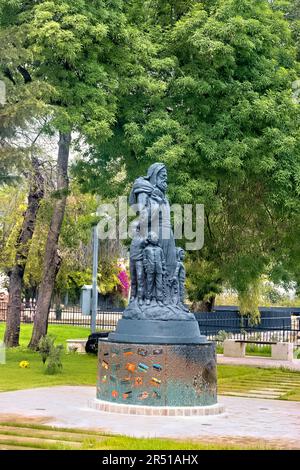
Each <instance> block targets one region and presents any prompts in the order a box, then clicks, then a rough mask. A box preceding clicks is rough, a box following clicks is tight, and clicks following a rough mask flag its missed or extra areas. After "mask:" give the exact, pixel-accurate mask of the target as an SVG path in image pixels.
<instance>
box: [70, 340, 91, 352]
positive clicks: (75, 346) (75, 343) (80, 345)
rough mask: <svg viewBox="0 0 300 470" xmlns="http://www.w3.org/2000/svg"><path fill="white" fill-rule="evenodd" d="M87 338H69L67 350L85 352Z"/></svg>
mask: <svg viewBox="0 0 300 470" xmlns="http://www.w3.org/2000/svg"><path fill="white" fill-rule="evenodd" d="M86 342H87V339H67V351H70V352H77V353H81V354H85V352H86V351H85V345H86Z"/></svg>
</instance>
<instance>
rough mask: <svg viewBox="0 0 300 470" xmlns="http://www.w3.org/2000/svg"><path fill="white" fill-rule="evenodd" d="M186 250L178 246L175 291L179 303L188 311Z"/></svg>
mask: <svg viewBox="0 0 300 470" xmlns="http://www.w3.org/2000/svg"><path fill="white" fill-rule="evenodd" d="M184 257H185V251H184V249H183V248H176V268H175V272H174V276H173V279H172V281H173V283H174V291H175V295H176V297H177V303H178V305H179V307H181V308H182V309H183V310H186V311H188V308H187V307H186V306H185V305H184V299H185V287H184V284H185V267H184V263H183V261H184Z"/></svg>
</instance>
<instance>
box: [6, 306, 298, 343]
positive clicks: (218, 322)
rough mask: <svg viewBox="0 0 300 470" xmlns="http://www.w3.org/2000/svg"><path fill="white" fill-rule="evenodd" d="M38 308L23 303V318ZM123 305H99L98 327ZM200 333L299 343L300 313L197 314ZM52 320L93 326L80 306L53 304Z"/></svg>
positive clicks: (112, 320)
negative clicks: (254, 320)
mask: <svg viewBox="0 0 300 470" xmlns="http://www.w3.org/2000/svg"><path fill="white" fill-rule="evenodd" d="M35 311H36V304H35V302H27V303H24V304H23V305H22V309H21V322H22V323H33V321H34V316H35ZM122 311H123V309H122V308H114V307H111V308H103V307H100V308H98V313H97V319H96V327H97V330H107V331H108V330H109V331H113V330H115V328H116V325H117V322H118V320H119V319H120V318H121V317H122ZM195 316H196V319H197V321H198V324H199V328H200V331H201V334H203V335H205V336H207V337H208V339H209V340H212V341H217V342H218V343H221V342H223V341H224V339H226V338H232V339H242V340H253V341H262V342H263V341H265V342H270V341H288V342H294V343H298V344H299V345H300V317H296V316H293V315H290V316H289V317H288V318H287V317H286V316H284V317H281V316H280V315H278V316H276V317H274V316H272V317H266V316H265V317H264V318H263V321H262V322H261V323H260V324H258V325H252V324H251V322H250V321H249V319H247V318H243V317H236V316H234V317H232V316H230V312H228V317H226V318H224V317H222V318H217V317H216V316H214V315H213V314H203V313H199V314H197V313H196V314H195ZM6 318H7V302H0V322H1V321H2V322H4V321H6ZM49 324H53V325H72V326H84V327H87V328H88V327H90V324H91V317H90V315H84V314H83V313H82V310H81V308H80V306H78V305H72V306H63V307H61V306H59V307H52V308H51V309H50V314H49Z"/></svg>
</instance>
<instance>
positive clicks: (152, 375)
mask: <svg viewBox="0 0 300 470" xmlns="http://www.w3.org/2000/svg"><path fill="white" fill-rule="evenodd" d="M98 358H99V376H98V383H97V400H95V402H94V403H93V404H91V406H93V408H97V409H101V410H103V411H109V412H117V413H130V414H146V415H147V414H150V415H171V416H175V415H176V416H180V415H181V416H186V415H188V416H192V415H207V414H218V413H220V412H222V411H223V410H222V407H220V406H219V405H217V374H216V353H215V345H214V343H212V342H208V341H207V342H203V343H201V344H157V343H154V344H143V343H141V344H137V343H132V344H130V343H119V342H118V343H117V342H113V341H109V340H99V354H98ZM114 405H115V406H114Z"/></svg>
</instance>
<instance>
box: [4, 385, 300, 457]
mask: <svg viewBox="0 0 300 470" xmlns="http://www.w3.org/2000/svg"><path fill="white" fill-rule="evenodd" d="M94 396H95V388H94V387H71V386H62V387H50V388H37V389H30V390H19V391H15V392H2V393H0V420H2V421H3V420H4V419H6V420H8V419H13V418H14V417H18V418H20V417H22V418H24V420H26V419H32V418H37V419H39V422H40V423H41V422H44V423H46V424H48V425H53V426H58V427H61V426H63V427H69V428H79V429H94V430H95V429H98V430H101V431H102V432H103V431H104V432H109V433H118V434H125V435H128V436H135V437H172V438H181V439H184V438H185V439H186V438H190V439H199V440H201V439H204V440H207V439H210V440H212V441H214V440H215V441H217V440H218V439H221V440H226V441H229V442H230V439H232V440H236V439H244V440H245V439H248V440H251V441H254V442H257V441H259V442H270V443H272V442H273V443H277V444H278V443H279V444H280V445H281V448H284V447H286V448H294V449H300V402H288V401H279V400H267V399H260V398H240V397H225V396H221V397H219V402H220V403H221V404H223V405H224V406H225V409H226V412H225V413H224V414H223V415H219V416H196V417H171V416H168V417H158V416H131V415H130V416H128V415H119V414H115V413H105V412H102V411H95V410H93V409H90V408H89V407H88V402H89V400H92V399H93V398H94Z"/></svg>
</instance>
